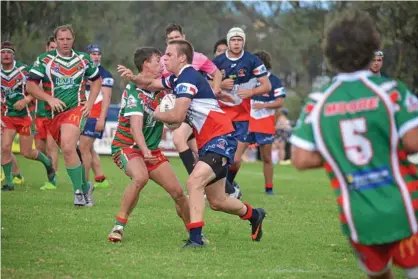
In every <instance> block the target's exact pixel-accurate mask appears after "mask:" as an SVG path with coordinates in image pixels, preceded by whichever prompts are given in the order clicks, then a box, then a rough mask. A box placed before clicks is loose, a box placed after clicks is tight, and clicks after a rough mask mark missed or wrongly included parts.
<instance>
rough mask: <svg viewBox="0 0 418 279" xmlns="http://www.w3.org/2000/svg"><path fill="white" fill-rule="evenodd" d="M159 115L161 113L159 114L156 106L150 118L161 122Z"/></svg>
mask: <svg viewBox="0 0 418 279" xmlns="http://www.w3.org/2000/svg"><path fill="white" fill-rule="evenodd" d="M160 115H161V112H160V105H158V106H157V107H156V108H155V110H154V114H153V116H152V117H154V119H155V120H158V121H161V119H160Z"/></svg>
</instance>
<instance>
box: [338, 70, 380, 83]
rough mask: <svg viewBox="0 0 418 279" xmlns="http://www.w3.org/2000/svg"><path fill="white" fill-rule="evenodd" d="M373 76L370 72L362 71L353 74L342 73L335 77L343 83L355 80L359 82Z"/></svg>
mask: <svg viewBox="0 0 418 279" xmlns="http://www.w3.org/2000/svg"><path fill="white" fill-rule="evenodd" d="M371 75H372V73H371V72H370V71H368V70H361V71H357V72H352V73H340V74H338V75H337V76H336V77H335V79H336V80H341V81H355V80H359V79H360V78H362V77H369V76H371Z"/></svg>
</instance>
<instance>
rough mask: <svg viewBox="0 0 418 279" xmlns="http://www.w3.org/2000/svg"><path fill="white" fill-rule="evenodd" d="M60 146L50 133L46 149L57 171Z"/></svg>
mask: <svg viewBox="0 0 418 279" xmlns="http://www.w3.org/2000/svg"><path fill="white" fill-rule="evenodd" d="M58 148H59V147H58V145H57V143H56V142H55V141H54V138H53V137H52V136H51V135H50V134H49V133H48V134H47V137H46V149H47V151H48V152H47V153H48V156H49V157H50V158H51V159H52V165H53V167H54V169H55V171H56V172H57V171H58Z"/></svg>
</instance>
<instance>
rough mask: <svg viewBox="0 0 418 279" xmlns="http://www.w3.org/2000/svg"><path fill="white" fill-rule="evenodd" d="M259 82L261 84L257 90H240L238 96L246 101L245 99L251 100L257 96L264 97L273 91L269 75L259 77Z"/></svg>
mask: <svg viewBox="0 0 418 279" xmlns="http://www.w3.org/2000/svg"><path fill="white" fill-rule="evenodd" d="M257 81H258V82H259V84H260V85H259V86H257V87H256V88H251V89H244V88H240V89H239V90H238V96H240V97H241V98H242V99H245V98H251V97H252V96H255V95H263V94H266V93H269V92H270V91H271V83H270V80H269V78H268V77H267V75H265V76H262V77H258V78H257Z"/></svg>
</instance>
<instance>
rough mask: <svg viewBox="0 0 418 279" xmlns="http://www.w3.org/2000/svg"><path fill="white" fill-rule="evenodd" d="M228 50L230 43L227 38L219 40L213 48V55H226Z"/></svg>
mask: <svg viewBox="0 0 418 279" xmlns="http://www.w3.org/2000/svg"><path fill="white" fill-rule="evenodd" d="M227 49H228V42H227V41H226V39H225V38H223V39H220V40H218V41H217V42H216V43H215V45H214V46H213V54H214V55H215V57H216V56H218V55H220V54H222V53H225V51H226V50H227Z"/></svg>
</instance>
